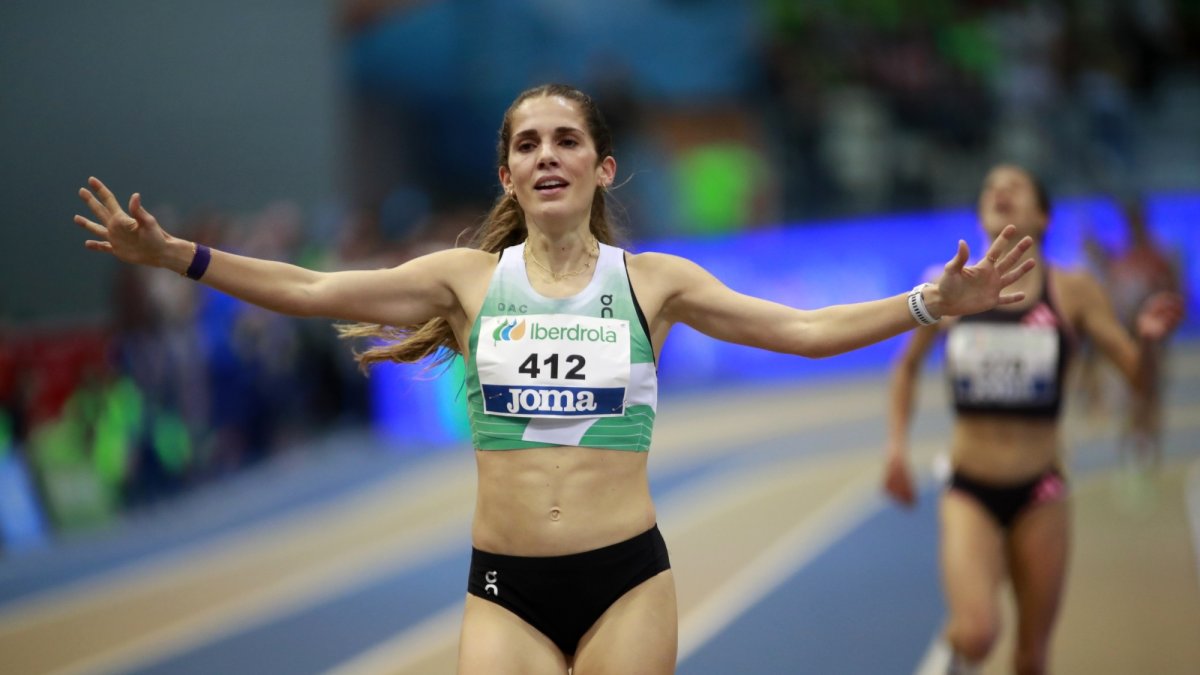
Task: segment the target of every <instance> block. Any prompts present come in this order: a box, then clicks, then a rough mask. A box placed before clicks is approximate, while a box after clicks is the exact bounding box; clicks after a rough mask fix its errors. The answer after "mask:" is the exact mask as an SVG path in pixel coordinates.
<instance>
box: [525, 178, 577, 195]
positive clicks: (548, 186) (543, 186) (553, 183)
mask: <svg viewBox="0 0 1200 675" xmlns="http://www.w3.org/2000/svg"><path fill="white" fill-rule="evenodd" d="M568 185H570V183H568V182H567V181H565V180H563V179H561V178H559V177H558V176H546V177H545V178H539V179H538V181H537V182H536V183H534V184H533V189H534V190H537V191H538V192H541V193H547V192H557V191H560V190H564V189H566V187H567V186H568Z"/></svg>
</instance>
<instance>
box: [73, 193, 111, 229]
mask: <svg viewBox="0 0 1200 675" xmlns="http://www.w3.org/2000/svg"><path fill="white" fill-rule="evenodd" d="M79 198H80V199H82V200H83V203H84V204H87V207H88V208H89V209H91V211H92V215H94V216H96V218H97V219H98V220H102V221H105V222H107V221H108V216H109V213H108V209H107V208H105V207H104V205H103V204H101V203H100V200H98V199H96V195H94V194H92V191H91V190H88V189H87V188H79Z"/></svg>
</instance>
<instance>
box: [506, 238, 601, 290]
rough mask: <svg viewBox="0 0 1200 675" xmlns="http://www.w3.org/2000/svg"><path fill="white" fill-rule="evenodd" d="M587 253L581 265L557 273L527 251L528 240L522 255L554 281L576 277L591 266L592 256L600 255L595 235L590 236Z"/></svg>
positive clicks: (597, 256)
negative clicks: (577, 267)
mask: <svg viewBox="0 0 1200 675" xmlns="http://www.w3.org/2000/svg"><path fill="white" fill-rule="evenodd" d="M587 254H588V259H587V260H584V261H583V266H582V267H580V268H579V269H577V270H573V271H570V272H563V273H562V274H558V273H557V272H555V271H554V270H552V269H550V268H549V267H547V266H546V265H544V264H542V261H540V260H538V259H537V256H535V255H533V254H532V253H530V252H529V242H528V241H526V242H525V255H524V257H525V262H527V263H528V262H530V261H532V262H533V264H534V265H536V266H537V267H539V268H540V269H541V270H542V271H543V272H545V273H546V274H548V275H550V278H551V279H552V280H554V281H562V280H563V279H570V278H571V277H577V276H579V275H580V274H583V273H584V272H586V271H588V269H590V268H591V266H592V261H591V259H592V258H597V259H598V258H599V257H600V243H599V242H598V241H596V239H595V237H593V238H592V241H591V246H589V247H588V252H587Z"/></svg>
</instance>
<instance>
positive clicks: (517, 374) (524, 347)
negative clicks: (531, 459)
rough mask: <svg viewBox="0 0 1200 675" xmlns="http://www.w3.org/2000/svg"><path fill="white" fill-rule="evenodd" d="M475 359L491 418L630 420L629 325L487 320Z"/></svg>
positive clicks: (561, 318) (590, 320)
mask: <svg viewBox="0 0 1200 675" xmlns="http://www.w3.org/2000/svg"><path fill="white" fill-rule="evenodd" d="M475 351H476V353H475V364H476V367H477V369H478V373H479V384H480V387H481V388H482V390H483V409H484V412H486V413H487V414H489V415H504V416H513V417H572V418H578V417H616V416H620V415H624V414H625V390H626V388H627V387H628V386H629V353H630V349H629V322H628V321H624V320H618V319H600V318H595V317H583V316H570V315H561V314H535V315H530V316H517V317H506V316H490V317H484V319H483V320H482V322H481V325H480V328H479V343H478V344H477V345H476V347H475Z"/></svg>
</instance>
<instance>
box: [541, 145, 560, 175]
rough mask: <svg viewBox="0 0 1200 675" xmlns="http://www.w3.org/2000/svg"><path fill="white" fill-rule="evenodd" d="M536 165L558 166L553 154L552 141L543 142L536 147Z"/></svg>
mask: <svg viewBox="0 0 1200 675" xmlns="http://www.w3.org/2000/svg"><path fill="white" fill-rule="evenodd" d="M537 166H538V168H539V169H546V168H549V167H553V166H558V156H557V155H555V154H554V144H553V143H543V144H541V145H540V146H539V147H538V156H537Z"/></svg>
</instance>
